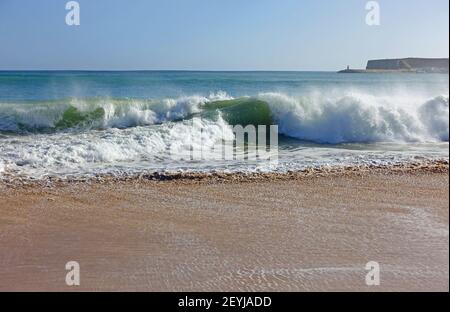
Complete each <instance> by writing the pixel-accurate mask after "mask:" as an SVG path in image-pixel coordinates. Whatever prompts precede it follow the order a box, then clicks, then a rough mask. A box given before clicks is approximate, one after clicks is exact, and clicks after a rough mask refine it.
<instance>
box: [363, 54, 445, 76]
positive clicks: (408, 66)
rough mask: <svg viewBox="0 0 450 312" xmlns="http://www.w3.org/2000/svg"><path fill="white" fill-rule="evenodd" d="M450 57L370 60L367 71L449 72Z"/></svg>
mask: <svg viewBox="0 0 450 312" xmlns="http://www.w3.org/2000/svg"><path fill="white" fill-rule="evenodd" d="M448 68H449V62H448V58H412V57H411V58H403V59H384V60H370V61H368V62H367V67H366V70H367V71H404V72H424V73H448V72H449V71H448Z"/></svg>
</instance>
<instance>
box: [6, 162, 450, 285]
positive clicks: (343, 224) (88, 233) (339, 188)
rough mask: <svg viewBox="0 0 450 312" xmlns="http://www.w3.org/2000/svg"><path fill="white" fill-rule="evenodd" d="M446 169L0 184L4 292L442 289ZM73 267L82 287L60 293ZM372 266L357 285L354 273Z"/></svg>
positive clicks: (357, 276)
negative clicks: (375, 267)
mask: <svg viewBox="0 0 450 312" xmlns="http://www.w3.org/2000/svg"><path fill="white" fill-rule="evenodd" d="M448 191H449V181H448V165H446V166H444V168H441V169H439V170H434V171H427V170H418V171H405V172H392V171H390V170H387V169H386V170H379V171H376V172H363V173H355V174H334V175H322V176H320V175H317V176H311V177H303V178H300V177H296V178H292V177H291V178H284V179H259V180H258V179H257V180H256V181H240V182H239V181H238V182H233V181H225V182H220V181H213V180H211V181H210V180H205V181H184V180H181V181H167V182H161V181H157V182H155V181H139V180H130V181H120V182H110V183H68V184H65V185H61V186H54V187H51V188H45V187H36V186H34V187H8V186H7V185H6V184H2V185H1V187H0V242H1V243H0V290H2V291H12V290H14V291H16V290H25V291H44V290H45V291H48V290H52V291H77V290H88V291H404V290H406V291H448V290H449V250H448V248H449V239H448V229H449V219H448V217H449V215H448V213H449V211H448V209H449V194H448ZM68 261H78V262H79V264H80V266H81V279H80V282H81V285H80V286H75V287H69V286H66V284H65V276H66V273H67V271H66V270H65V264H66V262H68ZM369 261H377V262H378V263H379V264H380V266H381V285H380V286H371V287H369V286H367V285H366V284H365V276H366V274H367V271H366V270H365V265H366V263H367V262H369Z"/></svg>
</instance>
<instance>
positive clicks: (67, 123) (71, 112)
mask: <svg viewBox="0 0 450 312" xmlns="http://www.w3.org/2000/svg"><path fill="white" fill-rule="evenodd" d="M104 115H105V110H104V109H103V108H97V109H95V110H94V111H91V112H80V111H78V109H76V108H75V107H73V106H71V107H69V108H68V109H67V110H66V111H64V113H63V115H62V118H61V120H59V121H58V122H57V123H56V124H55V128H56V129H67V128H75V127H80V126H85V125H89V124H91V123H92V122H94V121H95V120H99V119H102V118H103V117H104Z"/></svg>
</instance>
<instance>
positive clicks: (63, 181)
mask: <svg viewBox="0 0 450 312" xmlns="http://www.w3.org/2000/svg"><path fill="white" fill-rule="evenodd" d="M445 172H447V173H448V172H449V160H448V159H436V160H422V161H408V162H400V163H395V164H387V165H353V166H331V167H311V168H306V169H302V170H292V171H287V172H209V173H205V172H142V173H136V174H122V175H113V174H101V175H95V176H84V177H65V178H60V177H55V176H49V177H45V178H41V179H34V178H30V177H26V176H20V175H14V174H10V173H7V172H6V173H3V176H2V175H0V190H1V189H2V188H21V187H24V188H29V187H44V188H53V187H61V186H67V185H71V184H84V183H87V184H108V183H126V182H139V183H155V182H176V183H194V184H195V183H235V182H240V183H245V182H263V181H284V180H298V179H305V178H314V177H324V176H329V177H332V176H339V175H344V176H348V175H361V174H367V173H375V174H377V173H378V174H406V173H445Z"/></svg>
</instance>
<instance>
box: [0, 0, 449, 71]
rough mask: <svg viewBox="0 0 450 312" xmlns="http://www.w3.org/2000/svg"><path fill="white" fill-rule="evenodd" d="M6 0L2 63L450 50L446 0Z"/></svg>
mask: <svg viewBox="0 0 450 312" xmlns="http://www.w3.org/2000/svg"><path fill="white" fill-rule="evenodd" d="M67 2H68V1H67V0H39V1H36V0H0V70H14V69H17V70H39V69H46V70H52V69H55V70H64V69H73V70H305V71H308V70H323V71H327V70H338V69H342V68H344V67H346V66H347V65H350V66H351V67H352V68H364V67H365V65H366V62H367V60H368V59H377V58H397V57H410V56H416V57H448V55H449V39H448V37H449V26H448V25H449V1H448V0H395V1H393V0H379V1H377V2H378V3H379V6H380V25H379V26H368V25H367V24H366V14H367V13H368V11H367V10H366V8H365V6H366V3H367V1H366V0H131V1H130V0H78V3H79V5H80V25H79V26H68V25H67V24H66V22H65V20H66V14H67V13H68V11H66V8H65V6H66V3H67Z"/></svg>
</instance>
